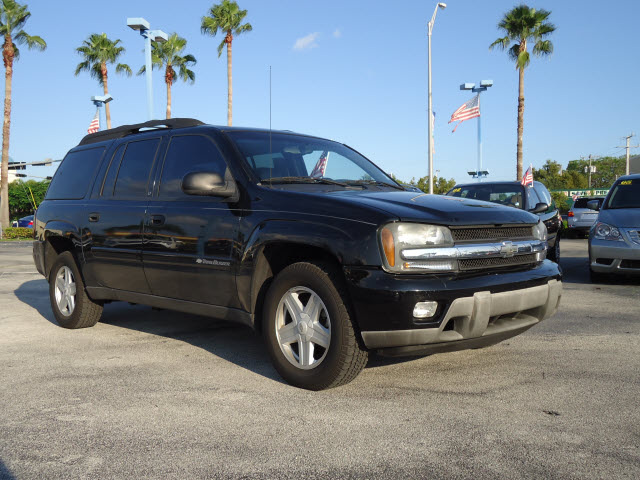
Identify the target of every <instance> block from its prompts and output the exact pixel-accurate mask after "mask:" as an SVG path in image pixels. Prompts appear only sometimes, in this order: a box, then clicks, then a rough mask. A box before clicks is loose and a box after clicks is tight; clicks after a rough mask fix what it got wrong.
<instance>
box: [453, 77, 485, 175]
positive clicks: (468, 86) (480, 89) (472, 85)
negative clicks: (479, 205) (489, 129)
mask: <svg viewBox="0 0 640 480" xmlns="http://www.w3.org/2000/svg"><path fill="white" fill-rule="evenodd" d="M492 86H493V80H482V81H481V82H480V86H479V87H476V86H475V83H463V84H462V85H460V90H471V91H472V92H474V93H477V94H478V112H480V94H481V93H482V92H484V91H486V90H487V89H488V88H489V87H492ZM477 118H478V165H477V169H476V171H475V172H469V174H471V175H473V176H474V177H477V178H478V181H479V182H480V181H482V177H486V176H487V175H488V174H489V172H487V171H486V170H483V169H482V121H481V119H482V115H478V117H477Z"/></svg>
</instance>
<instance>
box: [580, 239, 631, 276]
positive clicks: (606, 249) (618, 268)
mask: <svg viewBox="0 0 640 480" xmlns="http://www.w3.org/2000/svg"><path fill="white" fill-rule="evenodd" d="M627 236H628V235H626V234H623V237H625V241H624V242H614V241H611V240H598V239H595V238H592V239H590V241H589V264H590V267H591V270H592V271H594V272H597V273H613V274H621V275H640V245H638V244H635V243H634V242H632V241H631V240H630V239H627V238H626V237H627Z"/></svg>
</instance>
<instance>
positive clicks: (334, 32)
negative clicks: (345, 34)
mask: <svg viewBox="0 0 640 480" xmlns="http://www.w3.org/2000/svg"><path fill="white" fill-rule="evenodd" d="M341 36H342V32H341V31H340V29H339V28H336V29H335V30H334V31H333V38H340V37H341Z"/></svg>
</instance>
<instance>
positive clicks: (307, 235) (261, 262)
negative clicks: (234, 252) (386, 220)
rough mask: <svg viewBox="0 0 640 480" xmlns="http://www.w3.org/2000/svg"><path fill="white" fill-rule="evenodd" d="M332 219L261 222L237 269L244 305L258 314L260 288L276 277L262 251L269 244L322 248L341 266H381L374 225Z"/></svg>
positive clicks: (238, 285)
mask: <svg viewBox="0 0 640 480" xmlns="http://www.w3.org/2000/svg"><path fill="white" fill-rule="evenodd" d="M332 220H333V222H332V223H333V224H332V225H328V224H327V223H318V222H314V221H309V220H267V221H264V222H261V223H260V224H258V225H257V226H256V227H255V228H254V229H253V231H252V232H251V235H250V236H249V238H248V240H247V242H246V244H245V248H244V250H243V252H242V255H241V257H240V263H239V267H238V271H237V288H238V298H239V300H240V303H241V305H242V307H243V308H244V309H245V310H247V311H248V312H250V313H255V305H256V301H257V298H258V296H259V294H260V289H261V288H262V285H263V284H264V282H265V280H267V279H269V278H271V277H272V276H273V272H272V271H271V268H270V265H269V263H268V261H267V259H266V258H265V256H264V254H263V252H264V250H265V248H267V247H268V246H270V245H276V244H286V245H290V246H292V247H295V246H301V247H311V248H314V249H320V250H322V251H323V252H324V253H325V254H326V255H329V256H331V257H333V258H334V259H335V260H336V261H337V262H338V263H339V264H340V265H360V266H364V265H375V264H377V265H380V254H379V251H378V247H377V242H376V230H375V227H374V226H373V225H371V224H366V223H362V222H352V221H348V220H341V219H332ZM285 255H286V250H285Z"/></svg>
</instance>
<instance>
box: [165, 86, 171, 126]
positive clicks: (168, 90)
mask: <svg viewBox="0 0 640 480" xmlns="http://www.w3.org/2000/svg"><path fill="white" fill-rule="evenodd" d="M166 83H167V118H171V82H166Z"/></svg>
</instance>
